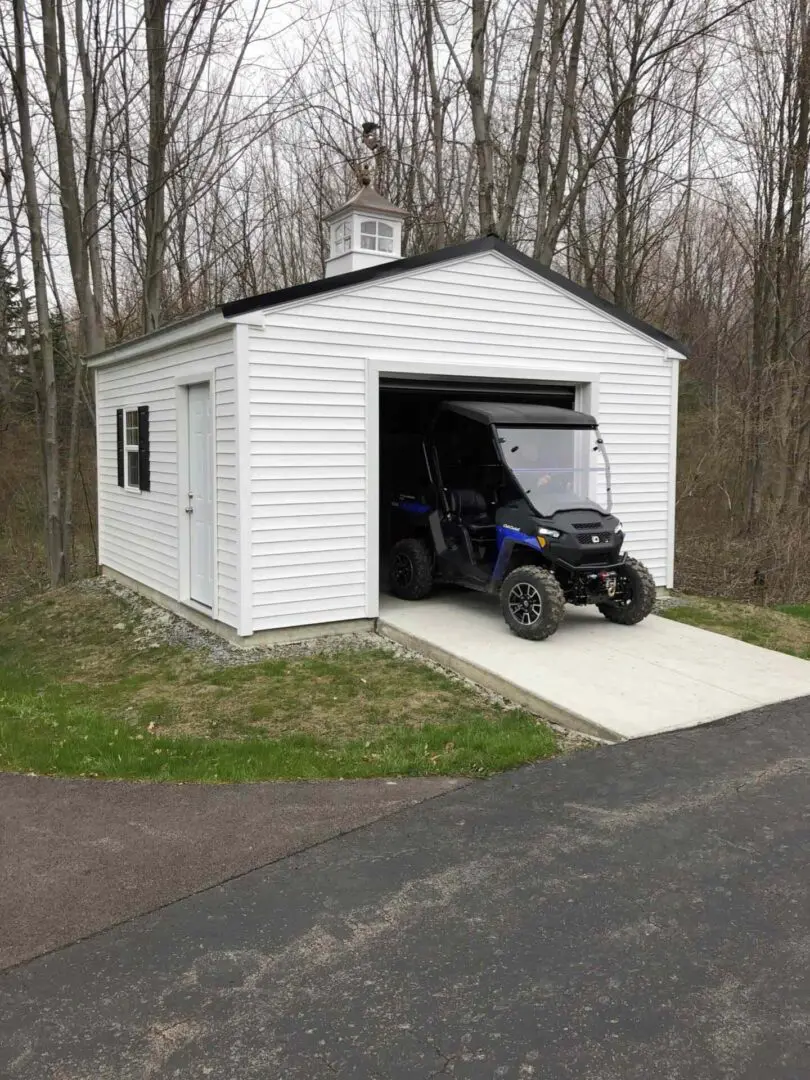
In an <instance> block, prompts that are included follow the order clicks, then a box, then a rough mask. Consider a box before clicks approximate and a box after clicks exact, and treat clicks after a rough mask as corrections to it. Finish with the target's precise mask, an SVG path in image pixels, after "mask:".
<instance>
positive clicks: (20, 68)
mask: <svg viewBox="0 0 810 1080" xmlns="http://www.w3.org/2000/svg"><path fill="white" fill-rule="evenodd" d="M13 2H14V46H15V59H16V69H15V72H14V96H15V99H16V102H17V116H18V121H19V138H20V150H21V157H22V172H23V186H24V188H25V208H26V215H27V217H28V231H29V235H30V253H29V259H30V264H31V278H32V280H33V284H34V296H35V299H36V311H37V323H38V329H39V342H38V346H39V350H38V351H39V358H40V369H39V373H38V375H39V377H38V378H37V379H36V380H35V386H36V385H37V384H39V386H40V387H41V403H40V404H41V408H42V447H43V463H44V477H45V550H46V554H47V559H48V571H49V574H50V581H51V585H52V586H54V585H60V584H62V583H63V582H64V581H65V580H66V561H65V551H64V546H63V533H62V489H61V484H60V469H59V440H58V404H57V398H56V374H55V371H54V363H53V337H52V334H51V320H50V312H49V310H48V279H47V271H46V268H45V257H44V244H43V234H42V215H41V213H40V207H39V195H38V191H37V170H36V158H35V153H34V140H33V135H32V130H31V115H30V112H29V101H30V98H29V91H28V73H27V70H26V62H25V50H26V41H25V12H24V7H25V0H13ZM33 345H34V343H33V341H31V343H30V346H31V349H32V350H33ZM30 360H31V363H32V364H35V359H34V357H33V355H31V357H30ZM35 392H36V391H35Z"/></svg>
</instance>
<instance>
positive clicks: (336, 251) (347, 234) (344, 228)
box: [332, 221, 352, 255]
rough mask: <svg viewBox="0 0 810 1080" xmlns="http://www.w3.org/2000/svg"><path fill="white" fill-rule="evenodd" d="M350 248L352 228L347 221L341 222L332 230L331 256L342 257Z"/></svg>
mask: <svg viewBox="0 0 810 1080" xmlns="http://www.w3.org/2000/svg"><path fill="white" fill-rule="evenodd" d="M351 246H352V227H351V225H350V224H349V222H348V221H341V222H339V223H338V224H337V225H335V227H334V229H333V230H332V254H333V255H342V254H343V253H344V252H345V251H349V250H350V249H351Z"/></svg>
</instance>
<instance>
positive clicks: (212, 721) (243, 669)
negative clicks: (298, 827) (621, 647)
mask: <svg viewBox="0 0 810 1080" xmlns="http://www.w3.org/2000/svg"><path fill="white" fill-rule="evenodd" d="M146 611H148V612H150V613H151V614H150V616H149V618H150V620H151V621H145V618H146V616H145V614H144V613H145V612H146ZM156 619H157V623H158V624H159V623H160V620H164V621H165V623H166V624H169V623H170V622H171V619H170V618H169V616H166V615H162V614H156V612H155V609H153V608H150V607H148V606H146V605H144V604H143V603H142V602H141V601H135V602H133V601H131V600H129V599H126V598H122V597H121V596H119V595H116V594H115V593H113V592H112V591H111V590H109V589H107V588H105V587H102V586H101V585H100V583H89V584H87V583H86V584H79V585H75V586H70V587H68V588H65V589H61V590H57V591H55V592H53V593H49V594H46V595H44V596H41V597H37V598H36V599H35V600H28V601H26V602H23V603H20V604H17V605H16V606H14V607H12V608H11V609H8V610H6V611H4V612H0V770H5V771H14V772H34V773H47V774H52V775H63V776H98V777H111V778H112V777H115V778H125V779H149V780H187V781H194V780H203V781H223V782H224V781H243V780H267V779H297V778H307V779H315V778H326V777H371V776H403V775H407V776H425V775H436V774H448V773H455V774H467V775H484V774H487V773H491V772H494V771H497V770H500V769H506V768H509V767H512V766H515V765H519V764H521V763H522V762H525V761H529V760H533V759H536V758H543V757H548V756H550V755H552V754H554V753H555V752H556V751H557V749H558V744H557V738H556V736H555V734H554V732H553V731H552V730H551V728H549V727H548V726H547V725H546V724H544V723H542V722H541V721H539V720H537V718H536V717H534V716H532V715H531V714H529V713H527V712H525V711H523V710H519V709H504V708H501V707H499V706H497V705H495V704H493V703H491V702H490V701H489V700H487V699H486V698H485V697H483V696H482V695H480V694H478V693H476V692H475V691H474V690H473V689H471V688H470V687H468V686H467V685H466V684H464V683H461V682H457V681H455V680H451V679H449V678H447V677H446V676H445V675H443V674H442V673H440V672H437V671H435V670H433V669H432V668H429V667H427V666H426V665H423V664H421V663H419V662H417V661H414V660H411V659H406V658H403V657H400V656H397V655H394V654H393V653H392V652H391V651H389V650H387V649H384V648H382V647H380V648H373V647H370V648H363V649H354V650H344V651H336V652H334V653H330V654H324V655H303V656H293V657H289V658H286V659H285V658H272V657H270V658H268V657H267V656H265V657H264V658H261V659H258V660H257V661H256V662H251V663H239V664H238V666H237V665H232V666H222V663H221V662H219V663H218V662H217V660H216V659H215V657H214V656H213V655H212V652H211V649H210V648H209V647H206V638H205V636H204V635H198V640H197V644H196V647H193V646H192V647H189V646H188V645H183V644H177V643H172V639H171V636H170V635H167V634H165V633H164V634H162V635H161V634H160V633H156V632H155V625H156ZM225 651H228V650H227V649H225ZM231 651H232V650H231ZM238 659H239V660H243V659H244V655H243V654H241V655H239V657H238ZM232 661H233V656H232V657H231V663H232Z"/></svg>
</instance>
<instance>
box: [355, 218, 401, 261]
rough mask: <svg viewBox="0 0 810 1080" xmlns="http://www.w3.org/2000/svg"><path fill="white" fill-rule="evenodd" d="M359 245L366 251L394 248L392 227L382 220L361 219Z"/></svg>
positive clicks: (389, 251) (390, 249)
mask: <svg viewBox="0 0 810 1080" xmlns="http://www.w3.org/2000/svg"><path fill="white" fill-rule="evenodd" d="M360 247H361V248H364V249H365V250H366V251H385V252H388V253H389V254H391V253H392V252H393V250H394V227H393V226H392V225H386V223H385V222H384V221H363V222H361V223H360Z"/></svg>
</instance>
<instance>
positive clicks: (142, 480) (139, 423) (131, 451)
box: [115, 405, 150, 491]
mask: <svg viewBox="0 0 810 1080" xmlns="http://www.w3.org/2000/svg"><path fill="white" fill-rule="evenodd" d="M115 419H116V428H117V442H118V486H119V487H122V488H127V489H128V490H130V491H149V489H150V482H149V406H148V405H139V406H138V407H137V408H129V409H117V410H116V416H115Z"/></svg>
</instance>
